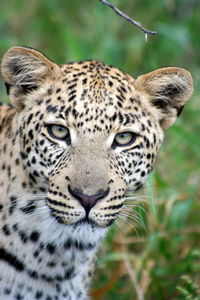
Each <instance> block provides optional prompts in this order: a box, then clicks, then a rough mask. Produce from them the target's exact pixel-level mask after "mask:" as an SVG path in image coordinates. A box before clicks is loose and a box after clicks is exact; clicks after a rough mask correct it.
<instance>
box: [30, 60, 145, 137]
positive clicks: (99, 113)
mask: <svg viewBox="0 0 200 300" xmlns="http://www.w3.org/2000/svg"><path fill="white" fill-rule="evenodd" d="M61 71H62V73H61V74H62V75H61V76H59V78H58V79H57V80H55V79H54V80H53V81H52V80H47V81H46V82H45V83H44V84H43V85H42V87H41V88H40V89H38V91H37V92H36V93H35V92H34V93H33V94H32V95H28V97H29V100H30V99H31V98H33V100H32V101H30V102H29V104H30V105H28V110H30V109H31V110H32V111H37V110H38V107H41V106H42V107H43V109H44V110H45V112H46V114H45V115H44V119H46V121H49V122H56V121H58V120H59V121H60V122H63V125H66V124H67V125H68V126H71V127H74V128H76V129H79V131H80V130H84V131H87V132H88V131H89V132H93V133H96V132H97V131H101V132H108V131H109V130H111V129H112V130H113V129H114V130H115V131H117V130H119V128H120V126H121V125H123V123H124V124H127V123H132V124H133V123H134V122H135V119H136V118H137V119H138V123H140V122H139V120H140V117H142V115H141V114H140V113H141V111H142V110H143V115H145V111H146V112H147V114H148V110H147V109H145V106H142V105H141V100H140V97H139V95H138V93H136V91H135V88H134V84H133V83H134V79H133V78H132V77H131V76H129V75H128V74H126V73H123V72H122V71H120V70H119V69H117V68H114V67H111V66H109V65H106V64H104V63H102V62H100V61H95V60H90V61H83V62H79V63H69V64H65V65H62V66H61ZM35 104H38V105H35ZM144 119H145V118H144ZM136 127H137V125H135V129H136V130H137V128H136ZM138 130H139V129H138Z"/></svg>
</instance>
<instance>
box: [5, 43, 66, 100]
mask: <svg viewBox="0 0 200 300" xmlns="http://www.w3.org/2000/svg"><path fill="white" fill-rule="evenodd" d="M1 72H2V75H3V79H4V81H5V84H6V88H7V91H9V90H11V91H12V96H11V98H12V99H11V100H12V101H13V102H15V103H14V105H17V106H23V103H22V99H23V96H24V95H27V94H28V93H30V92H31V91H32V90H33V89H37V87H39V86H40V85H42V83H43V82H44V81H45V79H47V78H50V77H51V78H56V77H57V76H58V74H60V73H61V71H60V68H59V66H58V65H56V64H55V63H53V62H52V61H50V60H49V59H48V58H47V57H46V56H44V55H43V54H42V53H40V52H39V51H37V50H34V49H32V48H26V47H18V46H16V47H12V48H10V49H9V50H8V51H7V52H6V53H5V55H4V57H3V60H2V64H1Z"/></svg>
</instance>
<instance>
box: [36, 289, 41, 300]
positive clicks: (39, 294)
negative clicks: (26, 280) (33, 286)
mask: <svg viewBox="0 0 200 300" xmlns="http://www.w3.org/2000/svg"><path fill="white" fill-rule="evenodd" d="M42 295H43V293H42V291H37V292H36V294H35V298H36V299H40V298H42Z"/></svg>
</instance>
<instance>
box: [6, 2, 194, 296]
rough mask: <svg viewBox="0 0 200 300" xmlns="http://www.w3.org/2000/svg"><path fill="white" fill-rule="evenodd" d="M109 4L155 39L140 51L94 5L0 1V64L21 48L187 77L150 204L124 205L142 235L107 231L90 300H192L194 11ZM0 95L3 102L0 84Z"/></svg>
mask: <svg viewBox="0 0 200 300" xmlns="http://www.w3.org/2000/svg"><path fill="white" fill-rule="evenodd" d="M110 1H112V3H115V4H116V5H117V6H118V7H119V9H121V10H122V11H124V12H125V13H127V14H128V15H129V16H130V17H133V18H134V19H136V20H137V21H140V22H141V23H142V24H143V25H144V27H146V28H148V29H150V30H156V31H158V34H157V35H156V36H150V35H149V36H148V41H147V42H145V38H144V34H143V33H142V32H141V31H140V30H139V29H138V28H136V27H134V26H133V25H131V24H130V23H128V22H126V21H125V20H123V19H122V18H120V17H119V16H117V15H116V14H114V12H113V11H112V10H111V9H110V8H108V7H106V6H105V5H103V4H101V3H100V1H98V0H93V1H91V0H76V1H74V0H59V1H55V0H42V1H39V0H29V1H26V0H10V1H4V0H0V4H1V10H0V56H1V57H2V55H3V53H4V52H5V51H6V50H7V49H8V48H9V47H11V46H13V45H26V46H31V47H34V48H37V49H39V50H41V51H43V52H44V53H45V54H47V56H49V57H50V58H52V59H53V60H55V61H56V62H58V63H65V62H67V61H73V60H83V59H88V58H98V59H100V60H103V61H105V62H106V63H108V64H113V65H115V66H117V67H119V68H121V69H123V70H124V71H126V72H128V73H130V74H132V75H133V76H134V77H137V76H138V75H139V74H142V73H144V72H148V71H151V70H152V69H155V68H159V67H162V66H180V67H183V68H186V69H188V70H190V71H191V73H192V74H193V77H194V81H195V92H194V94H193V97H192V100H191V101H190V102H189V104H188V105H187V106H186V108H185V110H184V112H183V113H182V115H181V117H180V119H179V120H178V121H177V123H176V125H175V126H173V127H172V128H171V129H169V130H168V132H167V134H166V139H165V143H164V145H163V148H162V149H161V152H160V156H159V159H158V162H157V164H156V167H155V169H156V171H154V172H153V173H152V175H151V177H150V178H149V180H148V184H147V186H146V187H145V188H144V189H143V190H142V191H141V192H140V193H141V194H142V195H143V196H144V197H146V198H147V200H148V201H147V202H141V201H138V202H135V201H133V202H132V204H134V205H138V206H139V207H141V208H139V207H136V208H135V210H134V211H136V214H137V217H139V218H140V219H142V221H143V223H144V224H145V228H146V231H145V230H144V229H143V228H142V226H141V225H140V224H138V223H137V222H133V221H132V219H129V220H128V222H127V223H126V224H118V223H117V226H116V227H113V228H111V230H110V233H109V235H108V237H107V239H106V243H105V245H104V247H103V250H102V251H101V253H100V258H99V261H98V263H97V267H98V272H97V275H96V277H95V282H94V284H93V288H92V290H93V297H94V299H96V300H105V299H106V300H115V299H120V300H133V299H134V300H179V299H180V300H199V298H200V296H199V293H200V292H199V289H198V288H197V286H199V285H200V277H199V274H200V258H199V256H198V253H199V251H200V227H199V211H200V202H199V199H200V185H199V182H200V138H199V132H200V104H199V99H200V95H199V94H200V76H199V72H200V36H199V20H200V2H199V1H198V0H165V1H160V0H154V1H149V0H142V1H139V0H123V1H122V0H110ZM0 89H1V98H2V99H3V100H4V99H5V101H7V97H6V95H5V91H4V88H3V83H2V82H1V83H0ZM138 199H139V198H138ZM143 209H145V211H146V213H144V211H143ZM133 225H134V227H135V230H134V229H133ZM183 276H185V277H183ZM177 287H178V288H177Z"/></svg>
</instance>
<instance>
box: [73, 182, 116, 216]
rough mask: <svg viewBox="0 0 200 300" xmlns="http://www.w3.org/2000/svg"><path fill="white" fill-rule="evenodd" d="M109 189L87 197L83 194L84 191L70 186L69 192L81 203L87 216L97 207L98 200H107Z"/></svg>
mask: <svg viewBox="0 0 200 300" xmlns="http://www.w3.org/2000/svg"><path fill="white" fill-rule="evenodd" d="M109 190H110V189H109V188H108V189H107V190H106V191H104V190H99V191H98V192H97V193H96V194H95V195H90V196H89V195H86V194H84V193H83V192H82V190H80V189H77V188H72V187H71V186H70V185H68V191H69V193H70V194H71V195H72V196H73V197H74V198H76V199H77V200H78V201H79V203H80V204H81V205H82V206H83V207H84V209H85V211H86V213H87V215H88V213H89V211H90V209H91V208H92V207H93V206H95V204H96V203H97V202H98V200H100V199H102V198H105V197H106V196H107V195H108V193H109Z"/></svg>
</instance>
